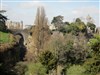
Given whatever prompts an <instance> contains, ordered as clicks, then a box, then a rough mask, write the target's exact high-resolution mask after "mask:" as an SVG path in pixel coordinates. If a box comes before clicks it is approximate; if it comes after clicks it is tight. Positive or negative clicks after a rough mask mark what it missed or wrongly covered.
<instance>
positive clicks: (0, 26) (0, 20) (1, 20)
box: [0, 13, 7, 31]
mask: <svg viewBox="0 0 100 75" xmlns="http://www.w3.org/2000/svg"><path fill="white" fill-rule="evenodd" d="M6 20H7V17H6V16H4V15H2V14H1V13H0V31H6V28H7V27H6V23H5V22H6Z"/></svg>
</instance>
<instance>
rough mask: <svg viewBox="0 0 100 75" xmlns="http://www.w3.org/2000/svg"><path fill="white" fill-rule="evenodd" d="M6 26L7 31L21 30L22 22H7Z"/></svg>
mask: <svg viewBox="0 0 100 75" xmlns="http://www.w3.org/2000/svg"><path fill="white" fill-rule="evenodd" d="M6 26H7V28H8V29H23V21H21V22H13V21H7V22H6Z"/></svg>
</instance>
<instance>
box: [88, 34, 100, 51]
mask: <svg viewBox="0 0 100 75" xmlns="http://www.w3.org/2000/svg"><path fill="white" fill-rule="evenodd" d="M89 46H90V47H91V49H93V51H99V52H100V35H97V34H96V35H94V38H92V39H90V40H89Z"/></svg>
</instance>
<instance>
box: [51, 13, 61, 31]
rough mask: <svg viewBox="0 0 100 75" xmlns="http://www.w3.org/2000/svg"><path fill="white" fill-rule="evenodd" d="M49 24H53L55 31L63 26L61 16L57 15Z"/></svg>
mask: <svg viewBox="0 0 100 75" xmlns="http://www.w3.org/2000/svg"><path fill="white" fill-rule="evenodd" d="M51 24H54V26H55V27H56V29H57V30H59V29H60V27H61V26H62V25H63V16H61V15H59V16H56V17H54V18H53V20H52V22H51Z"/></svg>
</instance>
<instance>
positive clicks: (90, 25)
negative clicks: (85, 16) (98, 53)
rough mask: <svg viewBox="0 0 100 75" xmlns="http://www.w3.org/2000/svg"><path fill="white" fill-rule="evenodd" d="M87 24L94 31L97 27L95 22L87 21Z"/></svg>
mask: <svg viewBox="0 0 100 75" xmlns="http://www.w3.org/2000/svg"><path fill="white" fill-rule="evenodd" d="M87 26H88V27H89V28H90V29H91V30H92V31H93V32H95V28H96V25H95V24H93V23H90V22H88V23H87Z"/></svg>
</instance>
